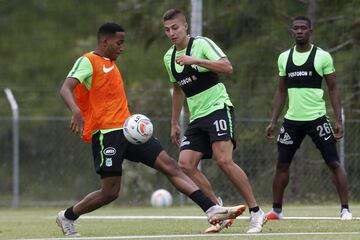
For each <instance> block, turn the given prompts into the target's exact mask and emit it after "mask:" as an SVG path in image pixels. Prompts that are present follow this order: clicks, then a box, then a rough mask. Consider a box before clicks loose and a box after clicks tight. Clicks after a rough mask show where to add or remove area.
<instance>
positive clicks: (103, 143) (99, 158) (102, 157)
mask: <svg viewBox="0 0 360 240" xmlns="http://www.w3.org/2000/svg"><path fill="white" fill-rule="evenodd" d="M162 150H163V148H162V146H161V144H160V142H159V141H158V140H157V139H155V138H154V137H152V138H150V140H149V141H147V142H146V143H144V144H140V145H134V144H131V143H129V142H128V141H127V140H126V138H125V136H124V133H123V130H116V131H113V132H109V133H106V134H103V133H101V132H100V131H98V132H97V133H96V134H94V135H93V137H92V152H93V157H94V165H95V170H96V172H97V173H98V174H99V175H100V176H101V177H102V178H104V177H110V176H121V175H122V163H123V161H124V159H127V160H130V161H133V162H141V163H143V164H145V165H147V166H149V167H152V168H153V167H154V163H155V160H156V158H157V157H158V156H159V154H160V152H161V151H162Z"/></svg>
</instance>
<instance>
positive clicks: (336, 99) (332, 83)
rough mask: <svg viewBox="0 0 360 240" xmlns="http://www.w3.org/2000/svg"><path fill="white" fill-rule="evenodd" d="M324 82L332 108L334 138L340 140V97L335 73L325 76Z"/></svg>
mask: <svg viewBox="0 0 360 240" xmlns="http://www.w3.org/2000/svg"><path fill="white" fill-rule="evenodd" d="M324 77H325V81H326V84H327V87H328V90H329V96H330V101H331V105H332V108H333V110H334V114H335V126H334V130H335V134H334V136H335V138H336V139H340V138H342V137H343V135H344V133H343V127H342V116H341V97H340V92H339V89H338V88H337V86H336V73H331V74H328V75H325V76H324Z"/></svg>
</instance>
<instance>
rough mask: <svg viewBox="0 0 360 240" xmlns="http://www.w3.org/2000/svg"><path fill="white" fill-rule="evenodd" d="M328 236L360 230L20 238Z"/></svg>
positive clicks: (48, 239)
mask: <svg viewBox="0 0 360 240" xmlns="http://www.w3.org/2000/svg"><path fill="white" fill-rule="evenodd" d="M319 235H320V236H327V235H332V236H334V235H338V236H344V235H345V236H351V235H359V236H360V232H311V233H310V232H298V233H255V234H246V233H238V234H237V233H230V234H222V233H220V234H186V235H185V234H174V235H136V236H134V235H133V236H109V237H105V236H104V237H62V238H24V239H18V240H84V239H87V240H100V239H112V240H116V239H173V238H213V237H215V238H219V237H224V238H225V237H227V238H230V237H245V236H247V237H250V236H257V237H262V236H263V237H269V236H273V237H276V236H319Z"/></svg>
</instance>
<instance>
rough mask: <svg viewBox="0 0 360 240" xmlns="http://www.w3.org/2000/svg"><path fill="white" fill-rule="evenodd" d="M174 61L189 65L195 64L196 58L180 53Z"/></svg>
mask: <svg viewBox="0 0 360 240" xmlns="http://www.w3.org/2000/svg"><path fill="white" fill-rule="evenodd" d="M175 61H176V63H177V64H179V65H181V66H183V65H191V64H195V62H196V59H195V58H194V57H190V56H188V55H182V56H180V57H177V58H176V59H175Z"/></svg>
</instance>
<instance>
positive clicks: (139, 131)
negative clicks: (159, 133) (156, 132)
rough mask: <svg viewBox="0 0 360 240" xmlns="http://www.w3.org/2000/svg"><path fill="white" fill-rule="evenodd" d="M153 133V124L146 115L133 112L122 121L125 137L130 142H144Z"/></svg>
mask: <svg viewBox="0 0 360 240" xmlns="http://www.w3.org/2000/svg"><path fill="white" fill-rule="evenodd" d="M152 134H153V125H152V123H151V121H150V119H149V118H148V117H146V116H145V115H142V114H133V115H131V116H130V117H128V118H127V119H126V121H125V123H124V135H125V138H126V139H127V140H128V141H129V142H130V143H132V144H136V145H138V144H143V143H146V142H147V141H148V140H149V139H150V138H151V137H152Z"/></svg>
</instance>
